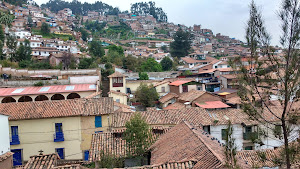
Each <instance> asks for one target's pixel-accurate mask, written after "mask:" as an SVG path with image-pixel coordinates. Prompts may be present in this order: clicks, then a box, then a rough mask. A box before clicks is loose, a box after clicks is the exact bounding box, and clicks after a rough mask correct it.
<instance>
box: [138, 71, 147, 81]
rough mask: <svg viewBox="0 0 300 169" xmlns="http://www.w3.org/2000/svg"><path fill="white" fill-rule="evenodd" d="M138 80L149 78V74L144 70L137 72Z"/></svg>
mask: <svg viewBox="0 0 300 169" xmlns="http://www.w3.org/2000/svg"><path fill="white" fill-rule="evenodd" d="M139 80H149V76H148V74H147V73H146V72H139Z"/></svg>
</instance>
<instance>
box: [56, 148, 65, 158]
mask: <svg viewBox="0 0 300 169" xmlns="http://www.w3.org/2000/svg"><path fill="white" fill-rule="evenodd" d="M56 152H57V154H58V155H59V157H60V159H65V155H64V148H57V149H56Z"/></svg>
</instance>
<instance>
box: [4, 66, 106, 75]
mask: <svg viewBox="0 0 300 169" xmlns="http://www.w3.org/2000/svg"><path fill="white" fill-rule="evenodd" d="M0 73H1V74H3V73H6V74H10V75H12V76H17V77H21V76H33V75H49V76H59V77H62V76H67V77H68V76H72V75H73V76H79V75H100V74H101V72H100V70H98V69H73V70H59V69H47V70H28V69H14V68H11V67H2V66H1V65H0Z"/></svg>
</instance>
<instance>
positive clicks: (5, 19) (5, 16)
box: [0, 12, 14, 28]
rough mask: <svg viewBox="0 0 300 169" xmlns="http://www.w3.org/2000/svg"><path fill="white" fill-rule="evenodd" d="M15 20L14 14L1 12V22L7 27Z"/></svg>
mask: <svg viewBox="0 0 300 169" xmlns="http://www.w3.org/2000/svg"><path fill="white" fill-rule="evenodd" d="M13 20H14V16H12V15H10V14H7V13H4V12H0V24H4V25H5V28H8V27H10V26H11V23H12V22H13Z"/></svg>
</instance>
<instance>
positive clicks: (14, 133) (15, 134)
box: [10, 126, 20, 145]
mask: <svg viewBox="0 0 300 169" xmlns="http://www.w3.org/2000/svg"><path fill="white" fill-rule="evenodd" d="M18 130H19V129H18V126H11V142H10V145H18V144H20V140H19V131H18Z"/></svg>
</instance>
